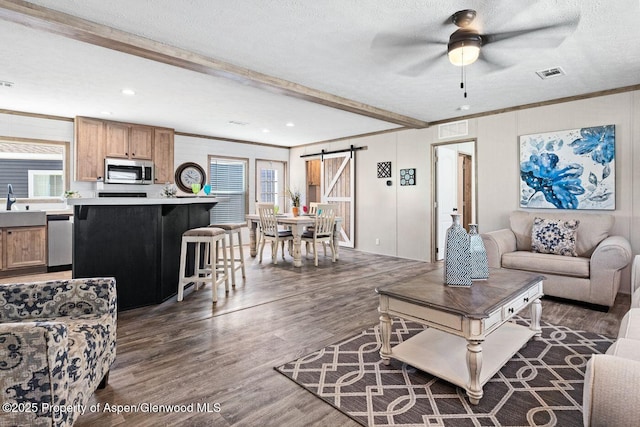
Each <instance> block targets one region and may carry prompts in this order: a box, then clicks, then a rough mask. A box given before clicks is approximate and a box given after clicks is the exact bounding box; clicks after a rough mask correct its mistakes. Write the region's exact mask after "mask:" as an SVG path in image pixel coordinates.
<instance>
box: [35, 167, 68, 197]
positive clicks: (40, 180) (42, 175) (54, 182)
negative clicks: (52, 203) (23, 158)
mask: <svg viewBox="0 0 640 427" xmlns="http://www.w3.org/2000/svg"><path fill="white" fill-rule="evenodd" d="M28 174H29V198H35V199H45V198H60V195H61V194H63V193H64V184H63V182H62V170H29V171H28Z"/></svg>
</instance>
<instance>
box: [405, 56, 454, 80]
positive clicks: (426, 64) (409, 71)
mask: <svg viewBox="0 0 640 427" xmlns="http://www.w3.org/2000/svg"><path fill="white" fill-rule="evenodd" d="M446 56H447V53H446V52H445V51H443V52H442V53H440V54H438V55H435V56H430V57H428V58H425V59H423V60H421V61H419V62H417V63H415V64H413V65H410V66H409V67H406V68H404V69H402V70H401V71H399V72H398V74H401V75H403V76H407V77H418V76H419V75H421V74H423V73H425V72H426V71H427V70H429V69H430V68H431V67H433V66H435V65H437V64H438V62H440V59H441V58H442V57H446Z"/></svg>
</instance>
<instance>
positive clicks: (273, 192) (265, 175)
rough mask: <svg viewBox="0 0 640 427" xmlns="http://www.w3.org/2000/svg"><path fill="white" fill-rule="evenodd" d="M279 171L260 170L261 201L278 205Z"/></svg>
mask: <svg viewBox="0 0 640 427" xmlns="http://www.w3.org/2000/svg"><path fill="white" fill-rule="evenodd" d="M278 196H279V195H278V171H277V170H276V169H260V200H261V201H263V202H265V203H275V204H278Z"/></svg>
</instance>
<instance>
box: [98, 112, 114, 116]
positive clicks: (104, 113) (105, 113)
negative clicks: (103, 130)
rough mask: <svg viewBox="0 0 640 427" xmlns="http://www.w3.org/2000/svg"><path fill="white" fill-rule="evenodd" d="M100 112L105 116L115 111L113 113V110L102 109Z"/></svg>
mask: <svg viewBox="0 0 640 427" xmlns="http://www.w3.org/2000/svg"><path fill="white" fill-rule="evenodd" d="M100 114H103V115H105V116H110V115H112V114H113V113H112V112H111V111H101V112H100Z"/></svg>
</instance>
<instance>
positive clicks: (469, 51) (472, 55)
mask: <svg viewBox="0 0 640 427" xmlns="http://www.w3.org/2000/svg"><path fill="white" fill-rule="evenodd" d="M478 56H480V43H477V42H475V41H473V40H471V41H466V42H463V41H461V42H456V43H450V44H449V61H450V62H451V63H452V64H453V65H457V66H459V67H461V66H464V65H469V64H473V63H474V62H476V60H477V59H478Z"/></svg>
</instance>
